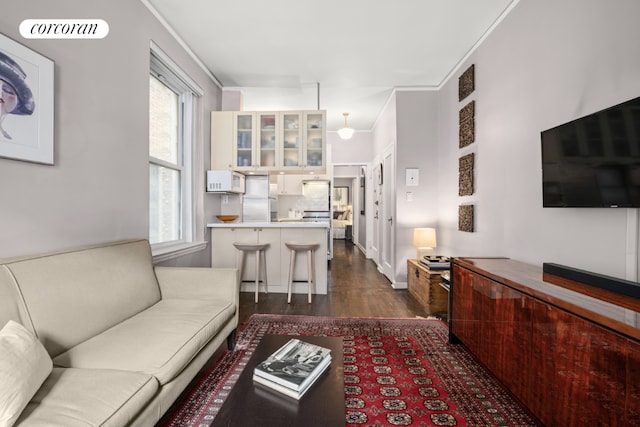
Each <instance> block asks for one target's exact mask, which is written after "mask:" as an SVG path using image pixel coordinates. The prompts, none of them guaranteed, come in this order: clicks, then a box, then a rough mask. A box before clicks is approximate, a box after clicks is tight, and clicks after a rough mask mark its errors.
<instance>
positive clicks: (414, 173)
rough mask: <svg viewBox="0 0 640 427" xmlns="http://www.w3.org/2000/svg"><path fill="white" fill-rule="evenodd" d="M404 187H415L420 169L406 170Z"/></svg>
mask: <svg viewBox="0 0 640 427" xmlns="http://www.w3.org/2000/svg"><path fill="white" fill-rule="evenodd" d="M405 179H406V186H407V187H416V186H418V184H419V180H420V169H406V178H405Z"/></svg>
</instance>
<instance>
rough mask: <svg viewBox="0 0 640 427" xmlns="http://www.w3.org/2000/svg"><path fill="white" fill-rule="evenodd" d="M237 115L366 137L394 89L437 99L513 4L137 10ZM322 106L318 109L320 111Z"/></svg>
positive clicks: (291, 2)
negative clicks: (317, 120)
mask: <svg viewBox="0 0 640 427" xmlns="http://www.w3.org/2000/svg"><path fill="white" fill-rule="evenodd" d="M143 2H145V3H146V4H147V6H148V7H150V8H151V9H152V10H154V11H155V13H157V14H159V15H160V16H161V17H162V18H163V19H164V20H165V21H166V23H167V24H168V25H169V27H171V28H172V29H173V31H174V32H175V33H176V34H177V35H178V36H179V38H181V39H182V40H183V41H184V42H185V43H186V44H187V45H188V46H189V47H190V49H191V50H192V51H193V53H194V54H195V55H196V56H197V57H198V58H199V59H200V61H201V62H202V63H203V64H204V65H205V66H206V67H207V68H208V69H209V71H210V72H211V73H212V74H213V75H214V76H215V77H216V78H217V80H218V81H219V82H220V83H221V85H222V86H223V87H224V88H225V90H227V89H242V92H243V99H244V109H245V110H247V111H254V110H298V109H305V110H313V109H316V108H318V104H319V107H320V109H323V110H327V129H328V130H337V129H339V128H341V127H342V126H343V125H344V118H343V116H342V113H343V112H349V119H348V121H349V126H350V127H353V128H354V129H356V130H365V131H366V130H370V129H371V128H372V126H373V125H374V123H375V120H376V119H377V117H378V116H379V114H380V112H381V111H382V109H383V108H384V105H385V103H386V102H387V101H388V99H389V96H390V95H391V93H392V91H393V90H394V89H398V90H401V89H405V88H407V89H416V90H421V89H424V90H429V89H437V88H438V87H439V86H440V85H441V84H442V83H443V82H445V81H446V80H447V79H448V78H449V77H450V76H451V75H453V73H455V72H456V71H457V69H456V68H457V67H458V65H459V64H460V61H461V60H463V59H464V58H465V56H466V55H467V54H468V53H469V52H470V51H471V50H472V49H473V47H474V46H475V45H476V44H477V43H478V42H479V41H480V40H481V39H482V38H483V37H484V36H485V35H486V34H487V32H488V31H490V30H491V29H492V27H493V26H494V25H495V24H496V23H497V22H498V21H499V20H500V19H501V18H502V17H503V16H504V15H505V14H506V13H508V11H509V10H510V7H511V6H512V5H514V4H515V3H516V2H517V0H482V1H469V0H393V1H392V0H373V1H372V0H319V1H314V2H312V1H308V0H271V1H264V0H234V1H214V0H188V1H185V0H143ZM318 100H319V102H318Z"/></svg>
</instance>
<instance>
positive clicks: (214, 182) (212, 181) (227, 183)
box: [207, 170, 244, 193]
mask: <svg viewBox="0 0 640 427" xmlns="http://www.w3.org/2000/svg"><path fill="white" fill-rule="evenodd" d="M207 193H244V175H243V174H241V173H238V172H234V171H231V170H215V171H207Z"/></svg>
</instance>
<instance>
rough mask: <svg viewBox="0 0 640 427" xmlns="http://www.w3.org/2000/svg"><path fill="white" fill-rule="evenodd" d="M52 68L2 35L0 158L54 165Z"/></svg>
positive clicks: (0, 64)
mask: <svg viewBox="0 0 640 427" xmlns="http://www.w3.org/2000/svg"><path fill="white" fill-rule="evenodd" d="M53 67H54V66H53V62H52V61H51V60H49V59H47V58H45V57H43V56H42V55H40V54H38V53H36V52H34V51H32V50H30V49H28V48H26V47H25V46H23V45H21V44H19V43H17V42H15V41H13V40H11V39H10V38H8V37H6V36H4V35H2V34H0V156H2V157H7V158H12V159H17V160H25V161H31V162H37V163H45V164H53Z"/></svg>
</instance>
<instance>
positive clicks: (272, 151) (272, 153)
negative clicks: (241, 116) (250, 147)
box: [256, 112, 279, 169]
mask: <svg viewBox="0 0 640 427" xmlns="http://www.w3.org/2000/svg"><path fill="white" fill-rule="evenodd" d="M277 119H278V113H276V112H269V113H257V121H258V126H259V127H258V129H259V132H260V137H259V143H258V146H257V153H258V155H257V159H256V160H257V161H258V162H257V165H256V166H257V167H259V168H261V169H275V168H276V166H277V165H278V162H277V160H278V148H279V147H278V146H279V137H278V130H279V126H278V124H277Z"/></svg>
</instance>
